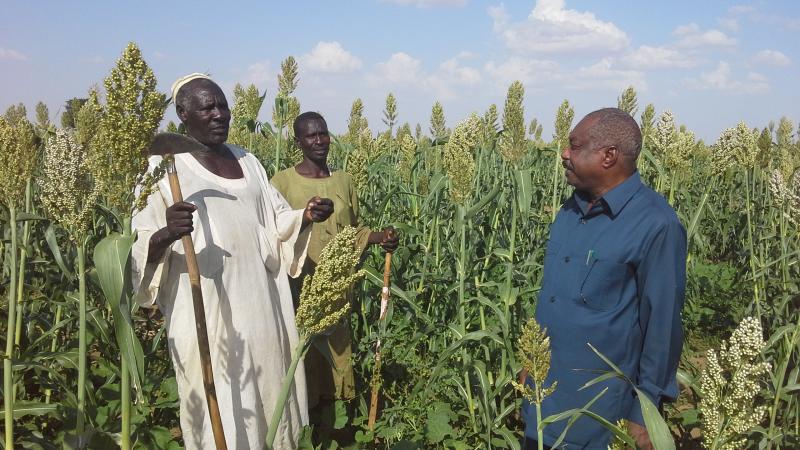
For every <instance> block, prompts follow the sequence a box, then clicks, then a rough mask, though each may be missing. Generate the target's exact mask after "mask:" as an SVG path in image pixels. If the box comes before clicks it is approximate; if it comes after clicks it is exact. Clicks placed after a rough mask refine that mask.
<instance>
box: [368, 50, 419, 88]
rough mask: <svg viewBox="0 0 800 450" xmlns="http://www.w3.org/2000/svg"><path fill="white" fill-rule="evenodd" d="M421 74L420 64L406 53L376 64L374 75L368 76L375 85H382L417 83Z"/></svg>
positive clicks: (396, 54) (399, 53) (397, 54)
mask: <svg viewBox="0 0 800 450" xmlns="http://www.w3.org/2000/svg"><path fill="white" fill-rule="evenodd" d="M421 73H422V62H421V61H420V60H418V59H416V58H414V57H412V56H411V55H409V54H408V53H403V52H398V53H395V54H393V55H392V56H390V57H389V59H388V60H387V61H386V62H382V63H378V64H377V65H376V66H375V71H374V73H372V74H370V75H369V76H368V78H369V80H370V82H372V83H373V84H376V85H380V84H384V83H395V84H397V83H399V84H403V83H414V82H417V81H419V79H420V78H421Z"/></svg>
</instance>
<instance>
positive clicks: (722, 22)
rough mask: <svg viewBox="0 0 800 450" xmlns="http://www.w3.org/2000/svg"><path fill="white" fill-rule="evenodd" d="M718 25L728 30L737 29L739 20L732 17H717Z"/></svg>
mask: <svg viewBox="0 0 800 450" xmlns="http://www.w3.org/2000/svg"><path fill="white" fill-rule="evenodd" d="M717 22H718V23H719V26H721V27H722V28H725V29H726V30H729V31H734V32H735V31H739V20H738V19H735V18H732V17H724V18H721V19H717Z"/></svg>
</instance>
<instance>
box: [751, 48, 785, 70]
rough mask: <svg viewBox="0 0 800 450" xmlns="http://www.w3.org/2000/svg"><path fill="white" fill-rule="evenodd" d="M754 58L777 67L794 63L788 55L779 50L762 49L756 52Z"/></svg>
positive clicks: (758, 61)
mask: <svg viewBox="0 0 800 450" xmlns="http://www.w3.org/2000/svg"><path fill="white" fill-rule="evenodd" d="M753 60H754V61H755V62H757V63H762V64H766V65H770V66H776V67H786V66H788V65H790V64H791V63H792V61H791V60H790V59H789V57H788V56H786V55H784V54H783V53H781V52H779V51H777V50H761V51H760V52H758V53H756V56H755V58H753Z"/></svg>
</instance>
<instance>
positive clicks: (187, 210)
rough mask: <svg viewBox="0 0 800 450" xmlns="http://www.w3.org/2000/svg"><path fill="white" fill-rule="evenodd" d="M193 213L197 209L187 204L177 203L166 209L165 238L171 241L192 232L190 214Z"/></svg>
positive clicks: (192, 226)
mask: <svg viewBox="0 0 800 450" xmlns="http://www.w3.org/2000/svg"><path fill="white" fill-rule="evenodd" d="M195 211H197V207H196V206H194V205H193V204H191V203H187V202H178V203H175V204H173V205H172V206H170V207H169V208H167V213H166V216H167V236H168V238H169V239H170V240H171V241H173V242H174V241H177V240H178V239H180V238H182V237H183V236H185V235H187V234H189V233H191V232H192V231H194V223H193V222H192V213H193V212H195Z"/></svg>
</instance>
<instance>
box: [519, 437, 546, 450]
mask: <svg viewBox="0 0 800 450" xmlns="http://www.w3.org/2000/svg"><path fill="white" fill-rule="evenodd" d="M522 450H539V443H538V442H536V441H534V440H533V439H531V438H527V437H526V438H525V441H523V443H522ZM544 450H551V449H550V447H548V446H546V445H545V446H544Z"/></svg>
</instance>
